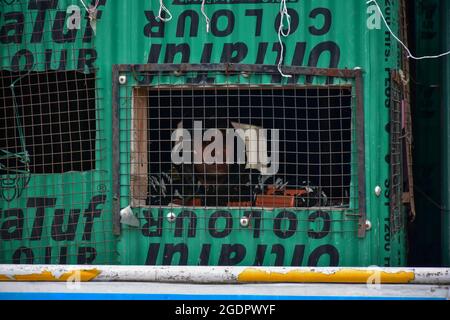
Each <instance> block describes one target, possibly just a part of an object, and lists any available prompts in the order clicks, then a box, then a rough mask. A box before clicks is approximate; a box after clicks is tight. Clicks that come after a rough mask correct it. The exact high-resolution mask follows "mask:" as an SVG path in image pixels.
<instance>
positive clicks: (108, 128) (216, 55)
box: [0, 0, 405, 266]
mask: <svg viewBox="0 0 450 320" xmlns="http://www.w3.org/2000/svg"><path fill="white" fill-rule="evenodd" d="M11 3H12V4H7V3H6V2H5V1H2V2H1V7H0V8H1V9H0V28H2V29H1V30H2V31H1V32H2V34H3V35H4V34H5V33H6V34H7V35H10V36H11V35H16V36H15V37H14V36H13V37H12V38H8V39H9V40H5V39H4V40H2V43H1V47H0V48H1V49H0V51H1V59H0V61H1V62H0V66H1V69H3V70H14V68H16V69H19V70H26V69H27V67H26V66H27V62H26V61H27V59H28V66H32V70H33V71H44V70H46V68H50V69H57V68H66V69H67V70H71V69H79V70H81V71H83V72H90V71H93V69H92V67H95V70H96V78H97V80H96V84H97V95H96V103H97V113H96V120H97V131H98V136H97V148H96V149H97V150H98V151H97V157H96V170H98V171H100V172H101V174H99V175H96V173H95V172H93V173H76V172H73V173H70V179H69V181H64V180H63V179H62V180H61V181H60V182H59V183H61V184H62V185H63V187H61V188H59V189H54V188H52V187H51V186H54V185H55V184H54V181H55V179H57V180H58V179H60V177H59V176H58V175H53V174H48V175H43V176H39V175H36V176H35V175H33V177H32V179H31V180H30V183H29V184H28V186H27V188H25V190H24V192H23V193H22V195H21V197H20V199H15V200H13V201H9V202H8V201H5V200H0V210H1V211H0V226H3V227H2V228H3V230H9V231H5V232H6V233H10V232H13V230H12V229H11V230H10V229H9V224H8V223H7V221H8V219H7V218H6V216H5V212H6V211H7V210H8V209H12V208H22V209H23V208H25V203H26V202H27V201H28V200H27V199H29V198H30V197H35V196H40V197H55V196H56V197H57V202H56V203H57V206H60V208H62V209H64V210H65V212H66V213H68V212H70V210H81V212H83V211H85V210H86V208H88V206H89V201H90V199H92V197H94V196H95V195H97V194H98V193H99V191H98V190H101V192H104V194H105V196H106V200H105V203H104V205H103V207H102V208H103V210H102V214H101V218H100V219H98V220H94V221H95V223H94V231H93V232H94V234H95V235H98V237H99V238H96V239H93V240H91V241H83V239H81V240H80V238H81V237H82V232H83V229H82V228H80V226H78V228H79V229H78V230H77V235H76V239H77V240H74V241H72V242H70V243H69V244H68V245H69V247H70V249H69V252H71V253H72V252H76V248H78V247H82V246H83V245H84V244H88V245H89V246H90V247H97V245H99V246H101V247H98V248H99V249H98V250H97V251H98V252H100V251H102V254H99V255H98V256H97V258H96V259H95V260H93V261H89V262H91V263H110V264H114V263H123V264H143V263H145V262H146V260H147V259H148V252H149V248H150V247H151V245H152V244H158V243H160V251H159V255H158V256H157V258H156V260H155V261H156V262H155V263H157V264H161V263H164V258H163V257H162V255H163V254H162V253H161V252H163V251H164V250H165V249H164V248H165V246H166V245H168V244H175V245H176V244H178V243H185V244H186V245H187V247H188V250H189V256H188V260H187V262H188V263H189V264H198V263H199V262H198V259H200V256H201V252H202V250H203V249H202V246H204V245H205V244H210V245H211V247H210V248H211V249H210V250H211V254H210V260H209V261H208V262H207V263H209V264H218V263H219V260H220V254H221V252H222V251H223V250H225V249H224V246H230V245H231V246H232V245H236V244H240V245H242V246H243V247H244V248H245V250H246V255H245V257H244V258H243V259H242V260H241V261H240V262H239V263H241V264H253V263H254V262H255V257H256V255H257V252H258V250H263V249H258V245H259V246H260V247H259V248H262V247H261V246H264V245H267V252H266V255H265V258H264V259H263V260H262V264H263V265H273V264H276V263H277V262H276V259H275V256H276V254H275V255H274V254H273V253H272V251H273V250H275V251H276V250H278V249H279V250H281V249H280V248H281V247H282V248H284V250H285V257H284V259H282V260H279V261H278V262H280V261H281V262H282V264H287V265H289V264H291V263H292V259H293V255H294V251H295V250H296V248H297V250H299V251H298V254H300V253H299V252H300V251H302V250H304V257H303V259H300V258H299V259H296V260H295V261H296V263H298V264H302V265H305V264H308V263H309V262H308V261H309V260H308V259H312V258H311V255H313V253H314V252H315V250H321V249H318V248H323V246H333V247H334V248H336V250H337V251H338V253H339V257H340V258H339V262H338V264H339V265H361V266H364V265H383V266H389V265H397V264H398V262H397V261H398V259H391V256H392V252H391V251H390V242H391V239H390V231H389V206H388V205H387V204H386V202H387V201H388V192H389V190H388V189H389V186H388V185H387V181H389V179H388V176H389V172H388V170H389V166H388V163H387V162H386V160H385V159H386V155H387V154H388V152H389V135H388V132H387V131H386V130H385V128H386V124H387V123H388V119H389V112H388V107H389V99H390V93H389V89H390V81H389V77H390V69H392V68H397V67H398V46H397V44H396V42H395V41H394V39H393V38H392V37H391V36H390V35H389V33H388V32H387V31H386V29H385V27H384V26H383V23H382V21H381V19H380V17H379V15H377V13H376V11H375V8H374V7H373V6H371V5H369V6H368V5H367V4H366V3H365V1H360V0H346V1H340V0H316V1H295V0H292V1H287V7H288V9H289V13H290V14H291V18H292V21H291V22H292V25H291V34H290V35H289V36H288V37H287V38H284V39H283V41H284V43H285V53H286V55H285V59H284V61H285V63H286V64H287V65H300V66H316V67H322V68H328V67H336V68H341V69H345V68H347V69H353V68H356V67H359V68H362V69H363V70H364V97H365V99H364V113H365V141H366V143H365V155H366V170H365V177H366V190H367V194H366V207H367V216H368V219H369V220H370V221H371V224H372V229H371V230H370V231H369V232H368V233H367V235H366V237H365V238H363V239H359V238H357V233H356V232H355V233H351V232H347V230H354V229H356V228H357V226H355V225H354V221H345V219H338V217H339V214H340V213H338V212H330V214H331V215H332V216H333V217H336V222H335V221H333V228H334V227H335V228H336V230H337V231H339V230H345V232H342V233H336V234H333V235H329V236H326V237H324V238H323V239H314V240H312V239H310V238H309V237H308V232H307V231H306V230H309V228H314V226H312V225H311V224H314V223H313V222H307V219H306V217H307V216H308V215H309V214H310V213H311V212H308V211H304V212H294V213H293V214H294V215H295V216H297V217H298V220H299V221H300V220H302V221H304V222H302V223H303V225H302V230H303V229H304V230H305V232H304V233H299V236H298V237H290V238H287V239H281V240H280V239H279V238H277V237H276V235H275V234H273V226H271V224H272V223H273V215H274V214H275V212H264V213H263V214H264V216H267V217H268V219H267V220H264V223H265V224H267V225H265V228H267V230H268V231H267V232H264V235H263V236H262V238H260V239H257V240H256V241H255V239H254V238H253V236H252V232H249V230H241V228H239V227H238V219H239V215H240V214H238V211H234V210H229V212H230V214H231V215H232V217H233V225H234V226H235V229H233V233H232V234H230V235H228V236H226V237H224V238H221V239H213V238H212V237H211V235H210V234H209V233H208V232H206V231H205V230H204V224H205V223H207V222H208V221H209V219H210V216H211V215H212V214H213V213H214V212H213V211H210V210H206V211H202V210H198V211H196V214H197V215H198V216H200V215H202V216H204V217H205V218H204V219H199V220H198V225H197V229H196V235H195V237H186V236H185V235H184V233H183V236H181V237H176V236H175V235H174V234H173V233H170V232H169V231H170V230H172V229H171V228H173V224H172V225H171V224H168V222H166V221H165V222H164V224H165V226H166V227H167V228H166V229H164V230H165V231H168V232H165V234H164V235H163V236H162V237H163V238H157V239H153V238H151V237H150V238H149V237H148V236H145V235H144V234H143V232H144V229H143V227H142V225H141V229H137V230H132V229H131V228H128V227H123V229H122V235H121V236H118V237H115V236H114V235H113V234H112V219H113V214H114V213H113V202H114V201H116V200H115V195H114V194H113V191H112V190H113V186H112V183H113V154H112V148H113V145H112V134H113V127H112V107H111V106H112V83H113V81H117V79H112V77H111V75H112V67H113V65H114V64H145V63H180V62H189V63H220V62H233V63H246V64H255V63H256V64H270V65H273V64H276V63H277V62H278V56H279V53H280V46H279V44H278V36H277V29H278V24H277V23H276V17H277V15H279V7H280V5H279V3H278V2H269V1H233V3H231V2H230V3H228V2H227V1H217V2H212V1H211V2H209V1H207V5H206V6H205V8H206V9H205V10H206V13H207V15H208V16H209V17H210V19H211V31H210V32H209V33H207V32H206V26H205V20H204V18H203V16H202V14H201V12H200V2H199V1H178V0H175V1H173V2H168V3H166V6H167V8H168V9H169V10H170V12H171V13H172V16H173V18H172V20H171V21H168V22H166V23H162V22H160V21H158V20H156V19H155V15H157V12H158V9H159V2H158V1H143V0H142V1H118V0H100V2H99V3H100V5H99V7H98V10H99V12H98V14H99V15H98V16H97V21H96V32H95V34H92V37H90V34H91V32H92V29H91V27H89V26H90V24H89V18H88V17H87V14H86V12H85V10H84V9H83V6H82V5H81V3H80V2H78V1H75V0H72V1H68V0H67V1H63V0H60V1H41V3H47V4H48V9H45V6H44V7H41V10H39V9H37V8H38V7H33V3H34V2H33V1H12V2H11ZM69 5H78V6H79V7H80V12H81V15H82V19H81V29H80V30H78V31H77V32H76V35H75V36H74V37H75V40H74V41H72V40H71V38H70V36H67V37H68V38H66V41H63V42H58V41H55V38H56V39H58V38H57V37H58V34H57V33H55V32H57V31H58V24H55V19H57V17H60V18H61V17H64V18H62V19H64V21H66V18H67V16H68V15H67V16H66V15H64V12H65V11H66V9H67V7H68V6H69ZM380 5H381V7H382V10H383V12H384V14H385V16H386V18H387V20H388V21H389V23H390V24H391V26H392V28H393V30H394V31H395V30H397V24H398V14H397V12H398V7H397V2H396V1H395V2H383V3H380ZM14 12H16V13H17V14H16V15H14V14H12V13H14ZM20 14H23V19H24V24H23V32H22V31H21V29H20V28H19V29H15V28H13V27H12V26H13V25H17V22H18V21H19V20H17V18H14V17H19V18H18V19H20V17H21V16H20ZM100 14H101V16H100ZM44 15H45V19H44V23H43V29H42V38H40V35H41V33H40V32H37V34H38V35H35V38H33V34H36V31H40V26H41V25H40V24H39V23H36V20H37V18H38V17H43V16H44ZM185 16H190V17H192V18H189V17H188V18H186V19H183V17H185ZM55 25H56V27H55ZM63 25H64V24H63ZM21 32H22V35H20V33H21ZM64 33H65V34H66V35H67V34H68V33H67V29H66V28H65V29H64ZM19 35H20V36H19ZM69 35H70V34H69ZM24 50H26V51H24ZM64 50H67V58H66V61H65V63H62V62H61V53H62V52H64ZM63 54H64V53H63ZM50 57H51V58H50ZM46 59H47V61H50V63H46ZM49 59H50V60H49ZM63 62H64V61H63ZM171 81H173V79H171ZM268 81H269V78H267V79H265V78H262V79H261V80H260V83H261V84H262V83H266V82H268ZM284 81H286V80H284ZM122 144H123V143H122ZM127 170H128V168H125V167H123V166H122V167H121V168H120V171H121V173H124V174H122V175H121V179H123V181H124V182H123V183H124V184H127V183H129V177H128V176H127V172H128V171H127ZM86 176H89V179H85V178H84V177H86ZM37 181H39V182H37ZM66 184H68V185H70V187H68V186H66ZM98 185H101V186H100V187H98ZM376 186H380V187H381V188H382V191H383V192H382V196H380V197H377V196H376V195H375V194H374V192H373V190H374V189H375V187H376ZM65 188H67V189H65ZM97 188H99V189H97ZM62 190H64V192H63V191H62ZM66 192H67V193H68V194H69V196H67V197H68V198H69V199H70V200H65V199H66V198H65V197H64V196H63V194H66ZM71 193H75V194H76V195H75V196H73V197H71V196H70V194H71ZM102 194H103V193H102ZM75 204H76V205H75ZM99 207H100V206H99ZM167 210H168V209H165V210H164V211H163V214H166V213H167ZM49 211H51V210H49ZM144 211H145V210H144V209H142V210H136V214H137V215H138V217H139V218H140V219H141V221H142V222H145V221H143V220H142V219H143V217H144V216H143V212H144ZM26 212H27V213H28V210H27V211H26ZM151 212H152V214H153V215H156V212H155V211H154V210H151ZM52 217H54V213H50V214H49V215H46V222H45V223H46V225H51V219H52ZM65 219H68V217H65ZM47 220H48V221H47ZM144 220H145V219H144ZM341 220H342V221H341ZM27 223H29V220H27ZM27 229H29V225H28V224H27ZM271 230H272V231H271ZM27 232H29V230H27V231H26V232H25V230H24V234H28V233H27ZM43 237H44V238H45V239H46V240H36V241H28V240H25V239H24V240H20V241H11V240H7V239H4V238H3V239H2V240H1V243H0V252H1V254H2V255H1V256H0V262H2V263H6V262H11V260H12V255H14V253H15V252H17V250H18V248H19V247H20V246H24V247H26V248H30V249H31V251H33V252H34V251H35V250H42V248H44V247H47V246H53V242H52V240H51V230H49V229H45V230H44V236H43ZM183 241H184V242H183ZM58 245H60V244H58ZM278 245H280V246H278ZM296 245H297V246H299V247H296ZM55 246H56V245H55ZM302 246H305V247H304V248H303V247H302ZM274 248H275V249H274ZM277 248H278V249H277ZM328 248H330V247H328ZM204 250H207V249H204ZM404 254H405V252H404V250H401V251H400V252H399V255H402V256H403V255H404ZM44 258H45V255H43V254H42V253H41V251H39V253H38V251H36V253H35V259H34V260H33V262H34V263H43V262H44V261H43V260H44ZM280 259H281V258H280ZM174 261H175V260H174ZM52 262H53V260H52ZM76 262H77V261H76V256H75V253H73V254H70V258H69V259H68V260H67V263H76ZM166 262H167V261H166ZM171 263H172V262H171ZM174 263H175V264H176V263H177V262H174ZM317 263H318V264H320V265H327V264H330V261H329V260H327V258H323V259H319V260H318V262H317Z"/></svg>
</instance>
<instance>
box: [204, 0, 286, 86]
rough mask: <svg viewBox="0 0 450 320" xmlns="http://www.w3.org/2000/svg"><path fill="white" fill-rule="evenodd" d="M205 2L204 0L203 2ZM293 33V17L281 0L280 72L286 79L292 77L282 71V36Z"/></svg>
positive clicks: (279, 29)
mask: <svg viewBox="0 0 450 320" xmlns="http://www.w3.org/2000/svg"><path fill="white" fill-rule="evenodd" d="M203 1H204V0H203ZM285 18H286V21H287V27H288V30H287V32H286V33H284V31H283V28H284V23H283V20H284V19H285ZM290 33H291V16H290V15H289V13H288V11H287V7H286V0H281V2H280V26H279V27H278V41H279V42H280V46H281V53H280V59H279V60H278V72H279V73H280V74H281V75H282V76H283V77H285V78H291V77H292V76H291V75H287V74H284V73H283V71H282V70H281V65H282V64H283V55H284V45H283V42H282V41H281V36H283V37H287V36H289V34H290Z"/></svg>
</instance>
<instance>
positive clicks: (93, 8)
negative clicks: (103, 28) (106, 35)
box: [80, 0, 100, 20]
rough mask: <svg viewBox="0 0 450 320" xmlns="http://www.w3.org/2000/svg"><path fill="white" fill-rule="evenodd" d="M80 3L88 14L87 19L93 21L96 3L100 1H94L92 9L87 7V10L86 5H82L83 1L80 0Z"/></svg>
mask: <svg viewBox="0 0 450 320" xmlns="http://www.w3.org/2000/svg"><path fill="white" fill-rule="evenodd" d="M80 1H81V3H82V4H83V7H84V8H85V9H86V11H87V13H88V14H89V19H91V20H92V19H94V18H95V15H94V13H95V11H96V10H97V7H98V3H99V1H100V0H97V1H95V5H94V6H93V7H89V8H88V7H87V6H86V4H85V3H84V1H83V0H80Z"/></svg>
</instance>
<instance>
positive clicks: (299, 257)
mask: <svg viewBox="0 0 450 320" xmlns="http://www.w3.org/2000/svg"><path fill="white" fill-rule="evenodd" d="M304 256H305V245H296V246H295V248H294V254H293V255H292V262H291V266H292V267H300V266H301V265H302V264H303V257H304Z"/></svg>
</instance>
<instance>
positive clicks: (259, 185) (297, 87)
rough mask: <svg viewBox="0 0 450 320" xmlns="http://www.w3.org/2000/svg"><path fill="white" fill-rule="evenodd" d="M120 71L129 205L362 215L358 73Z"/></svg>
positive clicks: (124, 176)
mask: <svg viewBox="0 0 450 320" xmlns="http://www.w3.org/2000/svg"><path fill="white" fill-rule="evenodd" d="M155 68H157V67H156V66H155ZM206 68H207V67H206ZM127 70H129V72H128V71H127ZM120 74H121V75H123V80H124V83H123V84H122V85H120V89H119V88H117V89H116V90H117V92H118V100H117V103H118V108H119V110H118V114H120V121H121V122H120V123H121V125H120V133H118V136H119V137H120V150H121V151H120V165H121V172H120V173H121V179H120V186H121V191H120V194H121V198H122V205H123V206H125V205H126V204H130V205H131V207H162V208H168V207H189V208H217V207H222V208H265V209H269V210H271V209H275V208H276V209H289V210H292V209H295V210H302V209H303V210H310V209H312V208H327V209H329V210H331V209H333V210H345V211H346V212H347V213H349V215H348V216H347V218H348V217H350V216H352V214H351V213H352V212H353V218H355V219H358V217H360V215H359V211H358V210H359V209H360V205H359V199H360V198H359V193H358V191H359V190H358V176H359V175H358V164H357V162H358V152H357V150H358V148H357V142H358V141H357V139H356V137H357V134H356V128H357V123H356V90H355V82H354V81H353V80H352V79H343V78H335V79H329V78H328V77H327V76H329V75H328V74H326V73H324V74H322V75H321V76H317V77H316V80H317V81H319V82H322V83H325V84H322V85H318V84H313V83H310V84H308V82H309V81H310V80H312V78H313V77H312V76H308V75H303V76H302V77H299V76H297V77H296V80H297V81H299V82H300V83H299V84H286V85H279V84H274V85H258V81H259V80H261V79H263V78H262V77H264V76H269V77H276V76H277V75H276V74H275V72H274V73H273V74H271V73H270V72H267V70H263V71H261V72H260V74H258V73H253V74H252V76H251V77H252V80H249V76H248V75H247V74H242V73H240V72H235V73H233V72H229V71H228V72H227V73H226V74H225V73H223V72H214V71H209V72H208V73H207V75H206V72H205V73H203V74H202V73H200V75H199V74H197V73H196V72H189V70H184V72H183V74H182V75H180V74H176V76H173V74H168V73H167V72H164V71H161V72H151V73H148V72H136V70H130V69H127V68H126V67H124V69H123V70H122V72H121V73H120V72H119V73H117V76H119V75H120ZM330 75H331V74H330ZM221 77H223V78H221ZM126 79H128V81H127V83H125V82H126ZM193 79H194V80H193ZM195 79H196V80H199V79H200V81H198V82H196V80H195ZM219 79H220V80H219ZM145 81H147V85H145V84H144V85H143V83H144V82H145ZM253 81H254V82H253ZM313 81H314V80H313ZM328 82H334V83H333V84H329V85H327V84H326V83H328ZM119 92H120V93H119ZM126 181H128V183H127V182H126ZM353 231H355V230H353Z"/></svg>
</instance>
